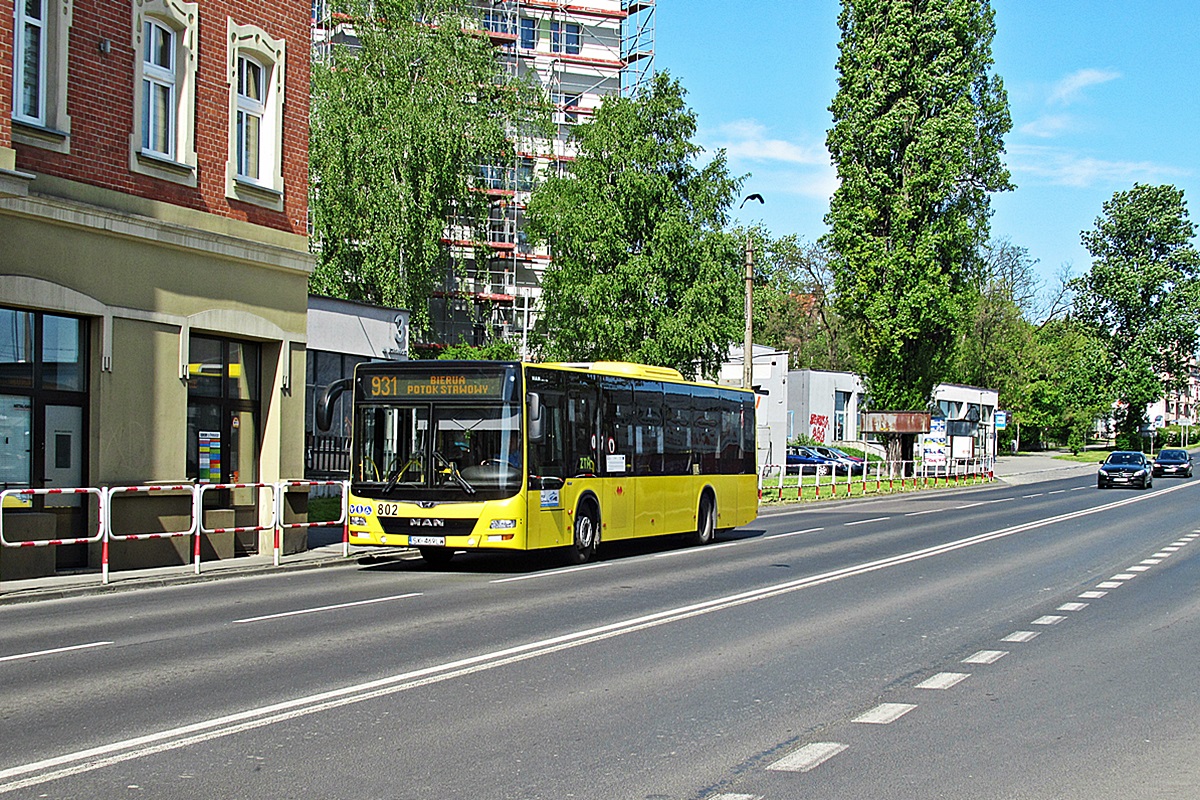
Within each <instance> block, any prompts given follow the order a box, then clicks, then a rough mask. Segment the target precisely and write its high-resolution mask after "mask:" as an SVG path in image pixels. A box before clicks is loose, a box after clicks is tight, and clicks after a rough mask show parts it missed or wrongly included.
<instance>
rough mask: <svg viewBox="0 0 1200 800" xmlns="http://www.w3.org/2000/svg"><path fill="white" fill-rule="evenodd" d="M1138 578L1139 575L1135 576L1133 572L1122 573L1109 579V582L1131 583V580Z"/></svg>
mask: <svg viewBox="0 0 1200 800" xmlns="http://www.w3.org/2000/svg"><path fill="white" fill-rule="evenodd" d="M1136 577H1137V575H1134V574H1133V573H1132V572H1121V573H1118V574H1116V575H1113V576H1112V577H1111V578H1109V580H1113V581H1131V580H1133V579H1134V578H1136Z"/></svg>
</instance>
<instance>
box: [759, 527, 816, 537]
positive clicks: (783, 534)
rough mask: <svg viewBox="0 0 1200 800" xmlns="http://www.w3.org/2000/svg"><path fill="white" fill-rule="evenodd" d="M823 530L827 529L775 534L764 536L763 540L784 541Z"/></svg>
mask: <svg viewBox="0 0 1200 800" xmlns="http://www.w3.org/2000/svg"><path fill="white" fill-rule="evenodd" d="M823 530H825V529H824V528H805V529H804V530H802V531H789V532H788V533H775V534H772V535H770V536H764V537H763V538H764V539H783V538H786V537H788V536H799V535H800V534H802V533H816V532H817V531H823Z"/></svg>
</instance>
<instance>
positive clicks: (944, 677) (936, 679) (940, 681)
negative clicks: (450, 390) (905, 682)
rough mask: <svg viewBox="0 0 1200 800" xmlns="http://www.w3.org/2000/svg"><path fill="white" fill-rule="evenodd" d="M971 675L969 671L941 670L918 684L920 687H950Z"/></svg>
mask: <svg viewBox="0 0 1200 800" xmlns="http://www.w3.org/2000/svg"><path fill="white" fill-rule="evenodd" d="M969 677H971V674H970V673H969V672H939V673H938V674H937V675H934V676H933V677H931V678H926V679H925V680H923V681H921V682H920V683H918V684H917V688H918V689H949V688H950V687H951V686H957V685H958V684H960V683H962V682H963V681H965V680H966V679H967V678H969Z"/></svg>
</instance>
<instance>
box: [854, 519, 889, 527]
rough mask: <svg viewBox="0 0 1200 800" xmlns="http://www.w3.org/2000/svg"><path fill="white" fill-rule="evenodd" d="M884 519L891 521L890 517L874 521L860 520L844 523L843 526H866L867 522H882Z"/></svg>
mask: <svg viewBox="0 0 1200 800" xmlns="http://www.w3.org/2000/svg"><path fill="white" fill-rule="evenodd" d="M885 519H891V517H875V518H874V519H860V520H856V521H855V522H846V523H844V525H845V527H847V528H849V527H850V526H851V525H866V524H867V523H868V522H883V521H884V520H885Z"/></svg>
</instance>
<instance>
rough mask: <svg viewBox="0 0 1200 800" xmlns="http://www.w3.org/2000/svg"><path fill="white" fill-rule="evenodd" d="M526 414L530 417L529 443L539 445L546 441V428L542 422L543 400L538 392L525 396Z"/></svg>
mask: <svg viewBox="0 0 1200 800" xmlns="http://www.w3.org/2000/svg"><path fill="white" fill-rule="evenodd" d="M525 408H526V413H527V414H528V415H529V441H531V442H533V443H534V444H539V443H541V442H544V441H545V440H546V426H545V424H544V423H543V421H542V398H541V396H540V395H539V394H538V393H537V392H530V393H529V394H527V395H525Z"/></svg>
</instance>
